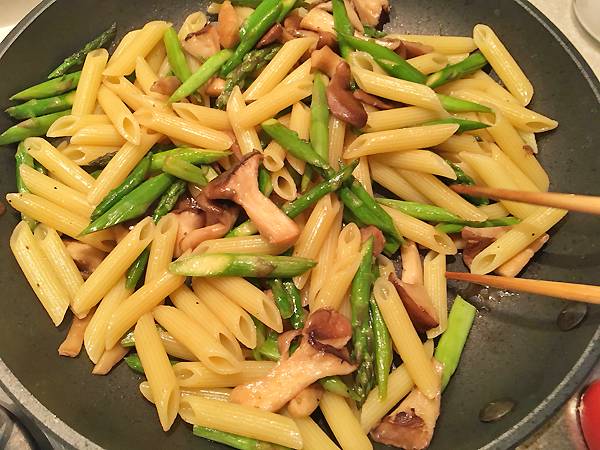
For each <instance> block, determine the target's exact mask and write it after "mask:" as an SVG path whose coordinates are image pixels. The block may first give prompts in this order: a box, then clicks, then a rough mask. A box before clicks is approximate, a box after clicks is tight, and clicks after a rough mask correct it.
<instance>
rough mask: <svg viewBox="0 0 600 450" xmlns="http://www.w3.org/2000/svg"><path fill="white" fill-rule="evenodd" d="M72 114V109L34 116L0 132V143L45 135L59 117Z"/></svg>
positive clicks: (9, 142)
mask: <svg viewBox="0 0 600 450" xmlns="http://www.w3.org/2000/svg"><path fill="white" fill-rule="evenodd" d="M67 114H71V110H70V109H69V110H66V111H60V112H56V113H52V114H47V115H45V116H40V117H32V118H31V119H27V120H25V121H23V122H21V123H18V124H17V125H14V126H12V127H10V128H9V129H8V130H5V131H4V132H3V133H2V134H0V145H6V144H12V143H14V142H19V141H22V140H25V139H27V138H29V137H34V136H44V135H45V134H46V133H47V132H48V128H50V125H52V124H53V123H54V122H55V121H56V120H57V119H58V118H59V117H62V116H66V115H67Z"/></svg>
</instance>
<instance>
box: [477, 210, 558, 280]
mask: <svg viewBox="0 0 600 450" xmlns="http://www.w3.org/2000/svg"><path fill="white" fill-rule="evenodd" d="M566 214H567V211H565V210H563V209H555V208H539V209H538V210H537V211H536V212H535V213H534V214H532V215H530V216H528V217H526V218H525V219H523V221H522V222H520V223H518V224H516V225H513V227H512V228H511V229H510V230H509V231H507V232H506V233H505V234H503V235H502V236H500V237H499V238H498V239H497V240H496V242H494V243H492V244H491V245H490V246H489V247H487V248H485V249H484V250H483V251H481V253H479V254H478V255H477V256H476V257H475V258H474V259H473V262H472V263H471V272H472V273H475V274H478V275H484V274H486V273H490V272H492V271H493V270H495V269H497V268H498V267H500V266H501V265H502V264H504V263H505V262H506V261H508V260H509V259H511V258H512V257H514V256H515V255H517V254H518V253H520V252H522V251H523V250H524V249H525V248H527V246H529V245H530V244H531V243H532V242H533V241H535V240H536V239H537V238H539V237H540V236H541V235H543V234H544V233H546V232H547V231H548V230H549V229H550V228H552V227H553V226H554V225H556V224H557V223H558V222H559V221H560V220H561V219H562V218H563V217H564V216H565V215H566Z"/></svg>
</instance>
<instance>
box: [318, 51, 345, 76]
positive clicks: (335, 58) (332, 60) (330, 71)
mask: <svg viewBox="0 0 600 450" xmlns="http://www.w3.org/2000/svg"><path fill="white" fill-rule="evenodd" d="M343 62H344V60H343V59H342V58H341V57H340V56H339V55H338V54H337V53H335V52H334V51H333V50H331V48H330V47H329V46H324V47H322V48H321V49H319V50H315V51H313V52H312V53H311V55H310V65H311V68H312V69H315V70H320V71H321V72H323V73H324V74H325V75H327V76H328V77H329V78H333V76H334V75H335V70H336V68H337V66H338V64H340V63H343Z"/></svg>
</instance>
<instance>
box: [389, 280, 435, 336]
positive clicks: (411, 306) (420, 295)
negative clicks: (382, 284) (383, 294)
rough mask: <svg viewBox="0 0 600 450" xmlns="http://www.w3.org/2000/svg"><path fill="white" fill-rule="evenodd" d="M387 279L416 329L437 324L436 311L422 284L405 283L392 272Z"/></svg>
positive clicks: (425, 329)
mask: <svg viewBox="0 0 600 450" xmlns="http://www.w3.org/2000/svg"><path fill="white" fill-rule="evenodd" d="M388 279H389V280H390V281H391V283H392V284H393V285H394V287H395V288H396V291H397V292H398V295H399V296H400V299H401V300H402V304H403V305H404V307H405V308H406V312H407V313H408V316H409V317H410V320H411V321H412V323H413V325H414V326H415V329H416V330H417V331H420V332H424V331H427V330H430V329H432V328H435V327H437V326H438V325H439V322H438V316H437V312H436V311H435V308H434V307H433V304H432V303H431V299H430V298H429V294H427V291H426V290H425V287H424V286H423V285H419V284H410V283H405V282H404V281H401V280H400V279H398V277H397V276H396V274H394V273H390V275H389V278H388Z"/></svg>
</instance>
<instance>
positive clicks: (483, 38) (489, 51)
mask: <svg viewBox="0 0 600 450" xmlns="http://www.w3.org/2000/svg"><path fill="white" fill-rule="evenodd" d="M473 40H474V41H475V44H476V45H477V47H479V50H480V51H481V53H483V55H484V56H485V58H486V59H487V60H488V62H489V63H490V65H491V66H492V68H493V69H494V71H495V72H496V73H497V74H498V76H499V77H500V79H501V80H502V82H503V83H504V85H505V86H506V88H507V89H508V90H509V91H510V93H511V94H512V95H513V96H514V97H515V98H516V99H517V100H518V101H519V103H520V104H521V105H523V106H527V105H528V104H529V102H530V101H531V98H532V97H533V86H532V84H531V82H530V81H529V80H528V79H527V76H526V75H525V74H524V73H523V70H522V69H521V67H519V65H518V64H517V62H516V61H515V59H514V58H513V57H512V55H511V54H510V53H509V51H508V50H507V49H506V47H505V46H504V44H502V42H501V41H500V39H499V38H498V36H496V33H494V30H492V29H491V28H490V27H489V26H487V25H483V24H478V25H475V28H473Z"/></svg>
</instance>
